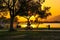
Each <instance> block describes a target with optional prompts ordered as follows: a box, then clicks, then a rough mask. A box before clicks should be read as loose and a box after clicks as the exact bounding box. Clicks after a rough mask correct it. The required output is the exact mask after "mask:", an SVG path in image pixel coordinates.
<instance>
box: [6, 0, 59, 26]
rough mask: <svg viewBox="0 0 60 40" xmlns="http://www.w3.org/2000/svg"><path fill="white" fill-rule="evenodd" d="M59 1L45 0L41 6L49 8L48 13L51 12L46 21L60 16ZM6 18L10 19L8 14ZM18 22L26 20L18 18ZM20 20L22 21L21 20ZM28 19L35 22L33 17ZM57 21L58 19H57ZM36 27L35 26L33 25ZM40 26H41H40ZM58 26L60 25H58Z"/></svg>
mask: <svg viewBox="0 0 60 40" xmlns="http://www.w3.org/2000/svg"><path fill="white" fill-rule="evenodd" d="M59 4H60V0H45V2H44V3H43V4H42V8H44V6H45V7H46V6H47V7H51V8H50V12H51V14H52V15H51V16H49V17H48V18H47V20H49V19H52V18H53V17H55V16H59V15H60V5H59ZM6 17H7V18H10V16H9V14H8V15H7V16H6ZM18 18H19V20H18V21H23V20H24V21H26V20H27V19H26V18H24V17H20V16H18ZM21 19H22V20H21ZM30 19H33V20H35V18H34V16H32V17H31V18H30ZM58 19H59V18H58ZM35 26H36V25H35ZM40 26H41V25H40ZM51 26H56V25H51ZM58 26H60V25H58Z"/></svg>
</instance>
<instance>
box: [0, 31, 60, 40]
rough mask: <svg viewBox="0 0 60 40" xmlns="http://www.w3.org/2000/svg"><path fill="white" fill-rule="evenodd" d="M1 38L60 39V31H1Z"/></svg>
mask: <svg viewBox="0 0 60 40" xmlns="http://www.w3.org/2000/svg"><path fill="white" fill-rule="evenodd" d="M0 40H60V31H18V32H8V31H0Z"/></svg>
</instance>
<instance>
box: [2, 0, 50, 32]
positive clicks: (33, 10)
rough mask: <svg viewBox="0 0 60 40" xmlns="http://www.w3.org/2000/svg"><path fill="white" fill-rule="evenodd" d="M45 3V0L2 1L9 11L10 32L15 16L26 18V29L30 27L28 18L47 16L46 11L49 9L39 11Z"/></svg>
mask: <svg viewBox="0 0 60 40" xmlns="http://www.w3.org/2000/svg"><path fill="white" fill-rule="evenodd" d="M43 2H45V0H37V1H36V2H35V1H34V0H3V3H4V4H5V6H4V7H6V8H7V9H8V10H9V11H10V20H11V21H10V31H13V30H14V29H13V21H14V18H15V16H16V15H20V16H27V17H26V18H27V19H28V21H27V22H28V23H27V27H30V22H29V18H30V17H31V16H32V15H34V14H39V17H41V18H44V17H47V16H48V15H50V13H49V14H46V10H48V9H49V7H47V8H46V7H45V10H42V9H41V6H42V5H41V4H42V3H43Z"/></svg>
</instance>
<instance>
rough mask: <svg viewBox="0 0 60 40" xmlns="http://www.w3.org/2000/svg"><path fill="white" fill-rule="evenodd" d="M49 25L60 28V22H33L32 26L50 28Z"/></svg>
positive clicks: (24, 25) (23, 25)
mask: <svg viewBox="0 0 60 40" xmlns="http://www.w3.org/2000/svg"><path fill="white" fill-rule="evenodd" d="M20 25H21V26H22V28H23V27H26V26H27V25H26V24H25V23H24V24H20ZM48 25H50V28H60V23H43V24H37V23H33V24H31V26H32V27H33V28H37V27H38V28H48Z"/></svg>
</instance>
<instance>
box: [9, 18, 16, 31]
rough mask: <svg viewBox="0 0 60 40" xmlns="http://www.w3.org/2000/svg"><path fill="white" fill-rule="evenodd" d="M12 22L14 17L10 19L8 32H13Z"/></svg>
mask: <svg viewBox="0 0 60 40" xmlns="http://www.w3.org/2000/svg"><path fill="white" fill-rule="evenodd" d="M13 22H14V17H11V18H10V30H9V31H15V29H14V28H13Z"/></svg>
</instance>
